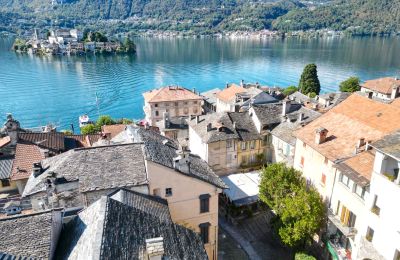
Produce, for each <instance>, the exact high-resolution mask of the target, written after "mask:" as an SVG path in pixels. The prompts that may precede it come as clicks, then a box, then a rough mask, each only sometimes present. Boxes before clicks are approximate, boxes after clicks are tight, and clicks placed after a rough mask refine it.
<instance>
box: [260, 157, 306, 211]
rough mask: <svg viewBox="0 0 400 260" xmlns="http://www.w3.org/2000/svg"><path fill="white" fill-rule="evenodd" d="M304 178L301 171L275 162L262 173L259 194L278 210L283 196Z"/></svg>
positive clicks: (265, 201)
mask: <svg viewBox="0 0 400 260" xmlns="http://www.w3.org/2000/svg"><path fill="white" fill-rule="evenodd" d="M302 182H304V180H303V179H302V177H301V173H300V172H299V171H296V170H295V169H294V168H289V167H287V166H286V165H285V164H283V163H274V164H270V165H268V166H267V167H266V168H264V170H263V172H262V175H261V182H260V192H259V196H260V199H261V201H263V202H264V203H265V204H267V205H268V206H269V207H270V208H272V209H274V210H275V211H277V212H278V214H279V211H280V209H281V208H282V205H283V204H282V203H283V198H285V196H286V195H287V194H288V193H290V192H291V191H292V190H293V189H295V188H296V187H298V186H300V185H301V183H302Z"/></svg>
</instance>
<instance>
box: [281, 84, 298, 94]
mask: <svg viewBox="0 0 400 260" xmlns="http://www.w3.org/2000/svg"><path fill="white" fill-rule="evenodd" d="M298 90H299V89H298V88H297V87H296V86H289V87H287V88H285V89H284V90H283V92H282V93H283V95H285V96H289V95H291V94H293V93H294V92H296V91H298Z"/></svg>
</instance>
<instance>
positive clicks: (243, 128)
mask: <svg viewBox="0 0 400 260" xmlns="http://www.w3.org/2000/svg"><path fill="white" fill-rule="evenodd" d="M228 115H229V117H230V118H231V121H232V122H235V123H236V127H235V131H236V132H237V134H238V135H239V138H240V140H243V141H250V140H257V139H261V136H260V134H259V133H258V131H257V128H256V126H255V125H254V123H253V120H252V119H251V117H250V115H249V114H248V113H247V112H233V113H228Z"/></svg>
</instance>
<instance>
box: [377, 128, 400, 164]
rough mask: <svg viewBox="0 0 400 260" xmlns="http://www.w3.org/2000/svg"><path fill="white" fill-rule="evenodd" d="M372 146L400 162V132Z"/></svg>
mask: <svg viewBox="0 0 400 260" xmlns="http://www.w3.org/2000/svg"><path fill="white" fill-rule="evenodd" d="M371 146H372V147H375V148H376V149H378V150H380V151H382V152H384V153H385V154H388V155H390V156H393V157H394V158H396V159H397V160H400V130H399V131H397V132H395V133H392V134H390V135H387V136H385V137H383V138H382V139H380V140H378V141H376V142H374V143H372V144H371Z"/></svg>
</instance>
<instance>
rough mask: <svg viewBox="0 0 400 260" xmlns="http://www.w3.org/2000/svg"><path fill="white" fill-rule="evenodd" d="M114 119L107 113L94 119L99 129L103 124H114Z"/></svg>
mask: <svg viewBox="0 0 400 260" xmlns="http://www.w3.org/2000/svg"><path fill="white" fill-rule="evenodd" d="M114 124H115V121H114V120H113V119H112V118H111V116H109V115H103V116H100V117H99V118H98V119H97V121H96V126H97V127H98V128H99V129H101V127H102V126H103V125H114Z"/></svg>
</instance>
